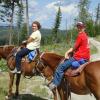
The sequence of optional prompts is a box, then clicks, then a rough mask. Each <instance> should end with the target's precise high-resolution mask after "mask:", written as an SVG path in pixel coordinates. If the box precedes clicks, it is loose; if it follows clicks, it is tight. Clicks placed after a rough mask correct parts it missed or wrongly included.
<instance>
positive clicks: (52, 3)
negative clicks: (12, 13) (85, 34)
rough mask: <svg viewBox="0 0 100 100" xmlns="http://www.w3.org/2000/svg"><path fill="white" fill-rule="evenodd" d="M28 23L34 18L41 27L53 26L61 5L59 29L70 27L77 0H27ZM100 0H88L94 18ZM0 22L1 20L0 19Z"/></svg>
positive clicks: (74, 16)
mask: <svg viewBox="0 0 100 100" xmlns="http://www.w3.org/2000/svg"><path fill="white" fill-rule="evenodd" d="M28 1H29V3H28V6H29V23H30V25H31V23H32V22H33V21H35V20H37V21H39V22H40V23H41V25H42V27H43V28H52V27H53V26H54V22H55V18H56V12H57V10H58V5H60V7H61V12H62V19H61V25H60V29H62V30H63V29H64V30H65V29H66V27H67V28H70V27H72V25H73V23H74V19H75V18H76V17H77V16H78V8H77V5H78V2H79V0H28ZM98 3H100V0H90V5H89V12H90V13H91V14H92V15H93V16H94V17H93V18H95V12H96V7H97V5H98ZM0 23H1V21H0Z"/></svg>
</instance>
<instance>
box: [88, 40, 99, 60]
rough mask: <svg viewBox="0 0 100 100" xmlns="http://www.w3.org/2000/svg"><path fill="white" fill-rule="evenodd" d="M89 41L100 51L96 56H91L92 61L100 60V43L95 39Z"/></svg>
mask: <svg viewBox="0 0 100 100" xmlns="http://www.w3.org/2000/svg"><path fill="white" fill-rule="evenodd" d="M89 40H90V43H91V44H92V45H94V46H95V47H96V48H97V51H98V52H97V53H96V54H93V55H91V60H92V61H96V60H100V42H98V41H96V40H95V39H93V38H90V39H89Z"/></svg>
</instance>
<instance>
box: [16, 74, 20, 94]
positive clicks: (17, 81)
mask: <svg viewBox="0 0 100 100" xmlns="http://www.w3.org/2000/svg"><path fill="white" fill-rule="evenodd" d="M20 78H21V74H16V92H15V96H18V95H19V83H20Z"/></svg>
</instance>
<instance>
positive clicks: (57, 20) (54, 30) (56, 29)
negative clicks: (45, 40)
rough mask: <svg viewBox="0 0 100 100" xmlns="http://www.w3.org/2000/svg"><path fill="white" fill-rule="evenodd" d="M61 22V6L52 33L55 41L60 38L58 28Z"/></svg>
mask: <svg viewBox="0 0 100 100" xmlns="http://www.w3.org/2000/svg"><path fill="white" fill-rule="evenodd" d="M60 23H61V9H60V7H59V8H58V12H57V14H56V19H55V25H54V28H53V30H52V35H53V36H52V40H53V42H54V43H57V42H59V40H58V30H59V26H60Z"/></svg>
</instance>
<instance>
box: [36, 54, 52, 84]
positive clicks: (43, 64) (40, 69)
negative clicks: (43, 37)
mask: <svg viewBox="0 0 100 100" xmlns="http://www.w3.org/2000/svg"><path fill="white" fill-rule="evenodd" d="M43 55H44V52H43V53H42V54H41V55H40V58H39V59H38V61H37V64H36V66H35V69H36V70H37V71H38V72H39V73H40V74H41V76H42V77H44V78H45V81H46V80H50V79H51V78H53V75H50V76H49V77H45V76H44V70H45V69H46V68H47V66H48V65H46V64H45V63H44V62H43V60H42V56H43ZM39 66H41V67H39ZM45 83H46V82H45Z"/></svg>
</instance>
